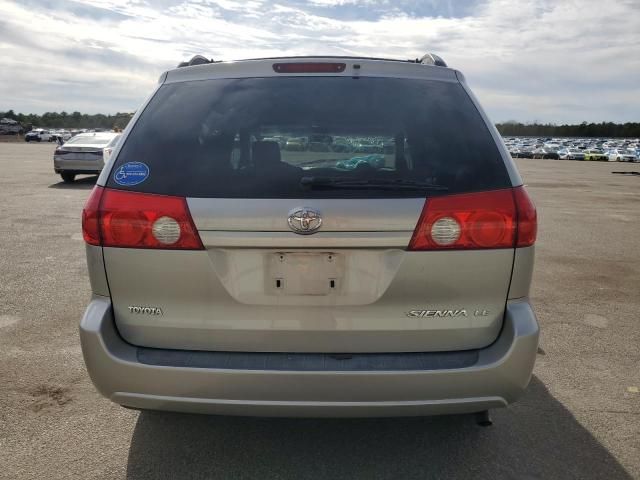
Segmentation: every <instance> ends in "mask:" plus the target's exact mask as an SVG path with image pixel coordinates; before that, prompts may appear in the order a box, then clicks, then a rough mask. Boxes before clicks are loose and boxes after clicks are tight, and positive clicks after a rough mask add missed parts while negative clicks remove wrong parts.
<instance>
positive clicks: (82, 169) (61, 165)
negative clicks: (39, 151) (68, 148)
mask: <svg viewBox="0 0 640 480" xmlns="http://www.w3.org/2000/svg"><path fill="white" fill-rule="evenodd" d="M103 167H104V162H103V161H102V158H100V159H92V160H64V159H61V158H57V157H54V158H53V170H54V171H55V172H56V173H61V172H72V173H100V172H101V171H102V168H103Z"/></svg>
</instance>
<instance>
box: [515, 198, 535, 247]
mask: <svg viewBox="0 0 640 480" xmlns="http://www.w3.org/2000/svg"><path fill="white" fill-rule="evenodd" d="M513 198H514V200H515V202H516V210H517V211H518V234H517V237H516V246H518V247H529V246H531V245H533V244H534V243H536V235H537V234H538V216H537V213H536V207H535V205H534V204H533V202H532V201H531V198H530V197H529V194H528V193H527V191H526V190H525V188H524V186H522V187H518V188H514V189H513Z"/></svg>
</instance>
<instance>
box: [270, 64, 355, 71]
mask: <svg viewBox="0 0 640 480" xmlns="http://www.w3.org/2000/svg"><path fill="white" fill-rule="evenodd" d="M345 68H347V64H346V63H329V62H302V63H301V62H295V63H274V64H273V71H274V72H277V73H341V72H344V70H345Z"/></svg>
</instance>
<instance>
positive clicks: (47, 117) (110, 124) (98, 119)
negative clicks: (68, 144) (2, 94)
mask: <svg viewBox="0 0 640 480" xmlns="http://www.w3.org/2000/svg"><path fill="white" fill-rule="evenodd" d="M131 117H133V113H124V112H118V113H116V114H114V115H104V114H102V113H96V114H94V115H88V114H86V113H80V112H72V113H67V112H46V113H44V114H42V115H36V114H33V113H29V114H24V113H15V112H14V111H13V110H8V111H6V112H0V118H10V119H12V120H15V121H17V122H20V124H22V126H23V127H24V128H25V130H29V127H46V128H70V129H75V128H78V129H79V128H87V129H91V128H106V129H111V128H119V129H123V128H124V127H126V126H127V124H128V123H129V120H131Z"/></svg>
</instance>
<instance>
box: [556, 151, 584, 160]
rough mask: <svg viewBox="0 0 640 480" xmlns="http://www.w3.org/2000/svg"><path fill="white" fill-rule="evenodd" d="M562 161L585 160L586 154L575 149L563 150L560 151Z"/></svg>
mask: <svg viewBox="0 0 640 480" xmlns="http://www.w3.org/2000/svg"><path fill="white" fill-rule="evenodd" d="M558 156H559V157H560V159H561V160H584V152H582V151H581V150H578V149H574V148H563V149H562V150H558Z"/></svg>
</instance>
